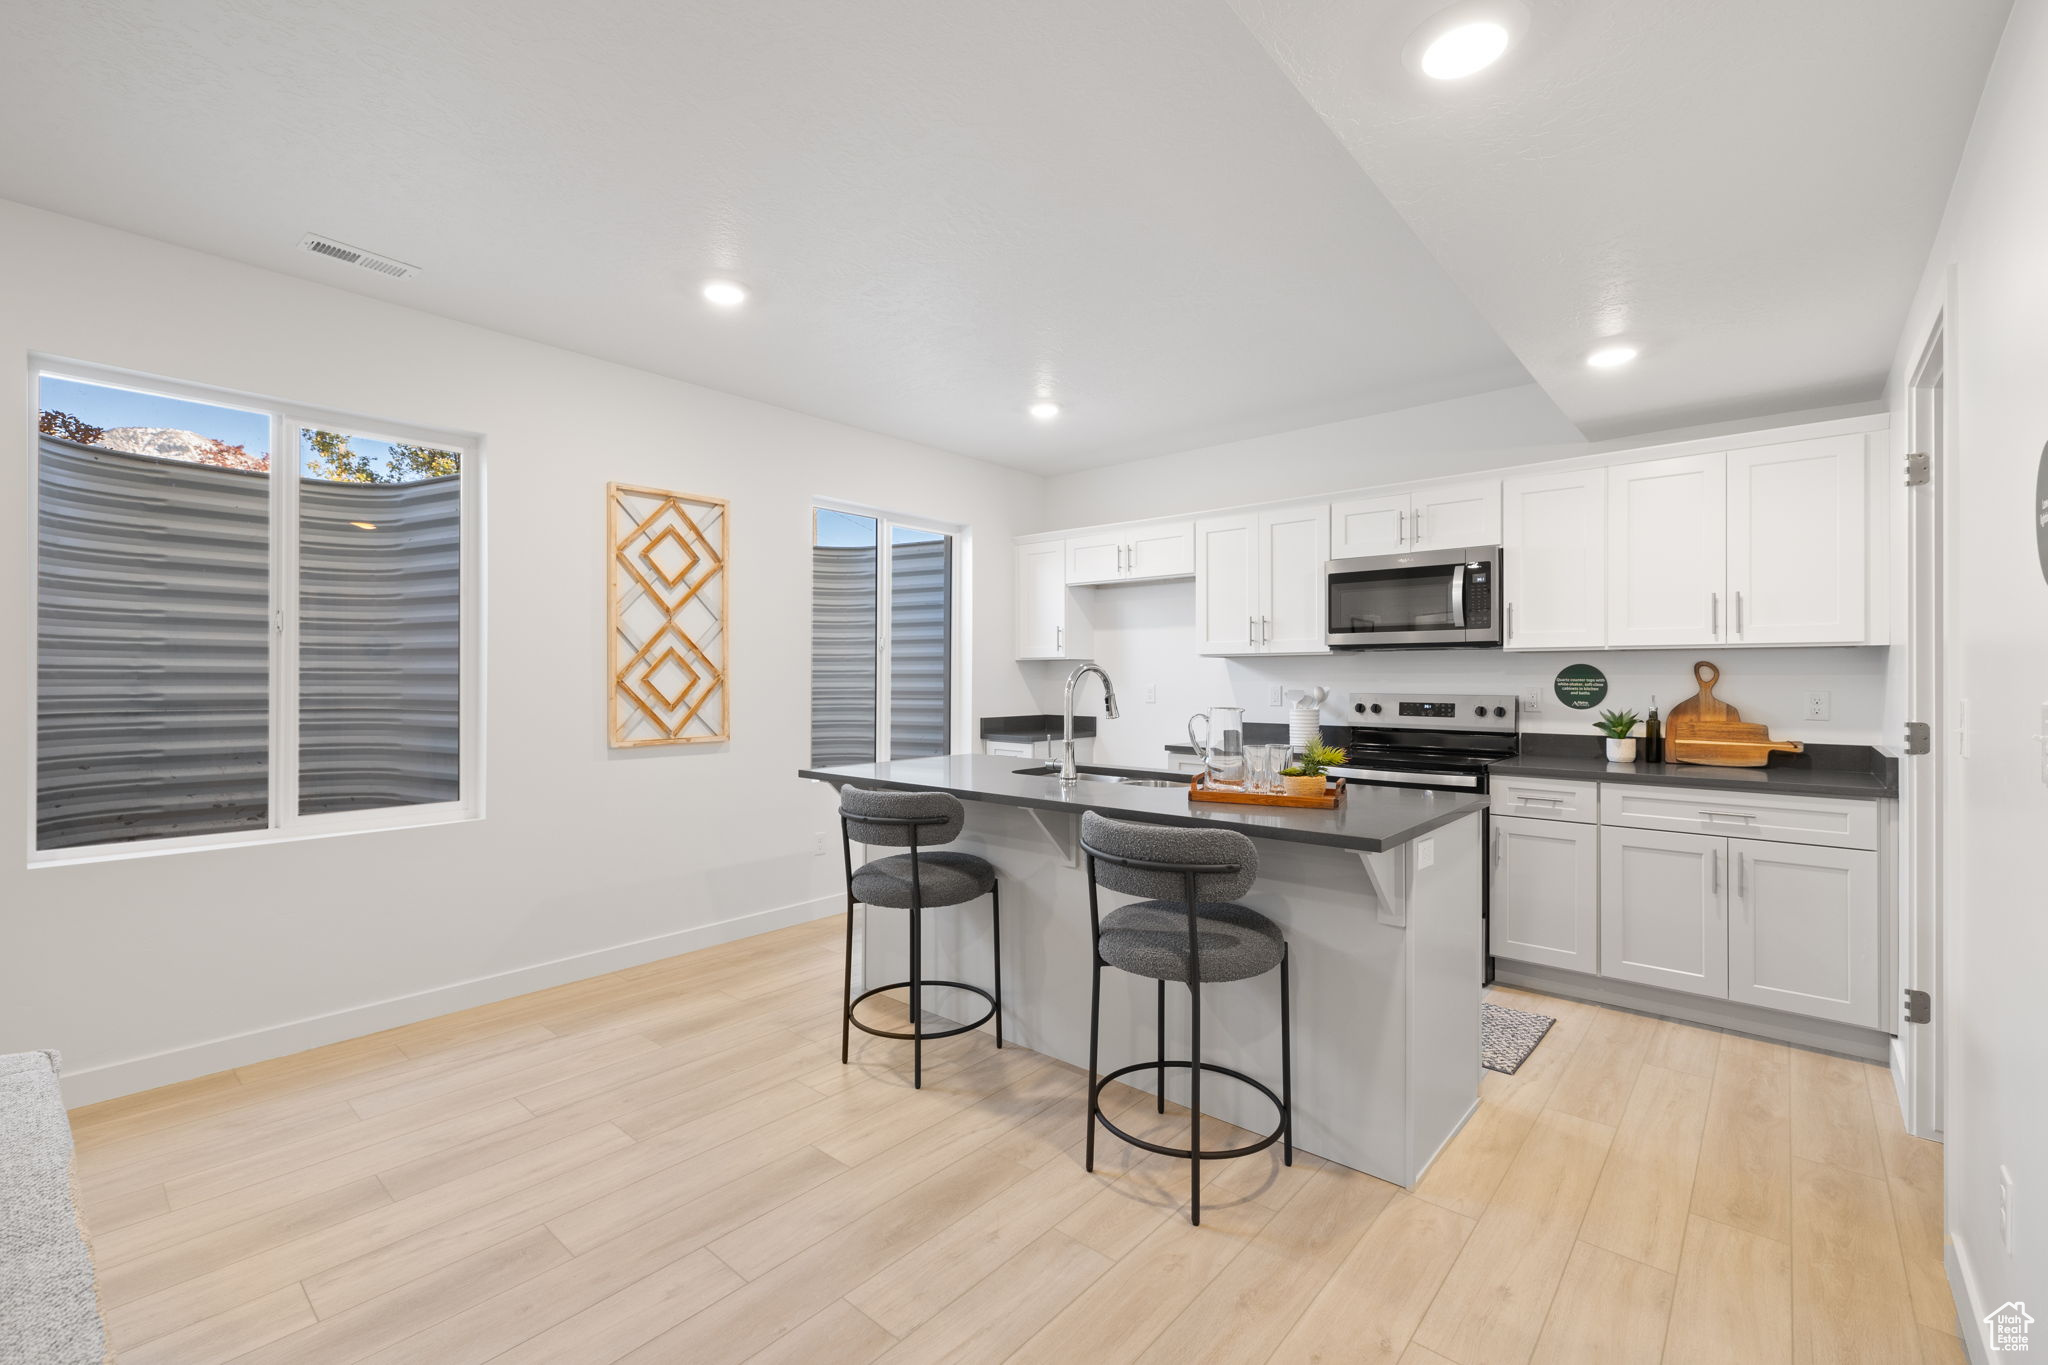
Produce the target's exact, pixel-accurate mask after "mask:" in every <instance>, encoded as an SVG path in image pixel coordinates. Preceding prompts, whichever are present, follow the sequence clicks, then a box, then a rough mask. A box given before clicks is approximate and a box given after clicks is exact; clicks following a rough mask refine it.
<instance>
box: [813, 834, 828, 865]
mask: <svg viewBox="0 0 2048 1365" xmlns="http://www.w3.org/2000/svg"><path fill="white" fill-rule="evenodd" d="M811 856H812V857H813V858H822V857H824V856H825V832H824V831H823V830H820V831H818V833H816V834H813V835H812V836H811Z"/></svg>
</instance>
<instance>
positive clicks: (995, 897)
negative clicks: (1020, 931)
mask: <svg viewBox="0 0 2048 1365" xmlns="http://www.w3.org/2000/svg"><path fill="white" fill-rule="evenodd" d="M988 918H989V934H990V936H991V937H992V938H993V939H994V940H995V950H994V955H995V973H996V1047H997V1048H998V1049H1000V1048H1001V1047H1002V1045H1003V888H1002V885H1001V884H1000V883H998V884H996V885H994V886H991V887H989V889H988Z"/></svg>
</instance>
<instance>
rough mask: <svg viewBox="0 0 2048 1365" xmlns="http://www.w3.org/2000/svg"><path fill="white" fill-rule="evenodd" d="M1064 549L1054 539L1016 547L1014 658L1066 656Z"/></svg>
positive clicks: (1060, 543)
mask: <svg viewBox="0 0 2048 1365" xmlns="http://www.w3.org/2000/svg"><path fill="white" fill-rule="evenodd" d="M1066 600H1067V549H1066V545H1065V544H1064V543H1063V542H1061V541H1057V540H1051V541H1042V542H1039V543H1037V544H1034V545H1019V546H1018V547H1017V657H1018V658H1020V659H1063V658H1065V657H1066V653H1065V651H1066V644H1067V641H1066Z"/></svg>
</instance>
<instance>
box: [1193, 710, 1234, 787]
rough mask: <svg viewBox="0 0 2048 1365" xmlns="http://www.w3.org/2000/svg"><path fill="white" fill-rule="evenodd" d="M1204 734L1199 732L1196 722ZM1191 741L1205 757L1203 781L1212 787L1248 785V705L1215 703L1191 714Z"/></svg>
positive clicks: (1197, 752) (1199, 754)
mask: <svg viewBox="0 0 2048 1365" xmlns="http://www.w3.org/2000/svg"><path fill="white" fill-rule="evenodd" d="M1196 721H1200V722H1201V723H1202V733H1201V734H1200V735H1199V736H1198V735H1196V734H1195V722H1196ZM1188 743H1190V744H1192V745H1194V746H1195V753H1196V755H1197V756H1198V757H1199V758H1200V759H1201V760H1202V767H1203V770H1204V774H1205V776H1204V778H1203V781H1204V782H1205V783H1206V784H1207V785H1209V786H1212V787H1241V786H1243V785H1244V708H1243V707H1241V706H1212V707H1210V708H1209V709H1208V710H1206V711H1197V712H1195V714H1193V715H1192V716H1189V717H1188Z"/></svg>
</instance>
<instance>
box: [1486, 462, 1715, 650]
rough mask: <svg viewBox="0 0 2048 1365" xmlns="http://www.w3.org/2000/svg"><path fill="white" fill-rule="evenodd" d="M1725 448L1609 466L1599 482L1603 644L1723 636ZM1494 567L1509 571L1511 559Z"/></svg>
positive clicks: (1703, 641) (1699, 641) (1703, 640)
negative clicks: (1603, 521)
mask: <svg viewBox="0 0 2048 1365" xmlns="http://www.w3.org/2000/svg"><path fill="white" fill-rule="evenodd" d="M1727 511H1728V500H1727V456H1726V455H1724V454H1721V453H1718V452H1717V453H1714V454H1708V455H1684V456H1679V457H1676V458H1673V459H1668V460H1649V461H1646V462H1644V463H1642V464H1627V465H1616V466H1615V467H1613V468H1612V469H1610V470H1608V484H1607V563H1608V581H1607V643H1608V645H1609V646H1610V647H1612V648H1615V649H1640V648H1655V647H1658V646H1668V645H1708V644H1720V643H1723V642H1724V641H1726V640H1727V638H1728V636H1727V634H1726V631H1727V625H1728V612H1727V603H1726V600H1725V592H1726V589H1727V577H1728V546H1727ZM1503 572H1504V573H1505V574H1507V575H1508V577H1509V580H1510V582H1512V580H1513V576H1514V573H1515V568H1514V565H1513V564H1512V563H1510V564H1508V565H1507V566H1505V568H1504V569H1503Z"/></svg>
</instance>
